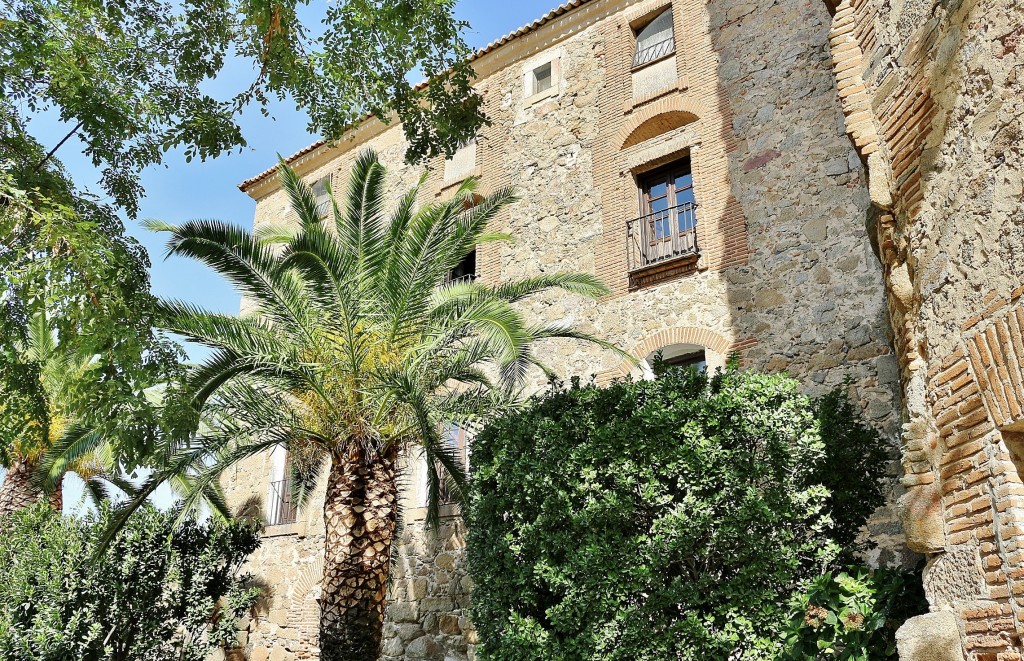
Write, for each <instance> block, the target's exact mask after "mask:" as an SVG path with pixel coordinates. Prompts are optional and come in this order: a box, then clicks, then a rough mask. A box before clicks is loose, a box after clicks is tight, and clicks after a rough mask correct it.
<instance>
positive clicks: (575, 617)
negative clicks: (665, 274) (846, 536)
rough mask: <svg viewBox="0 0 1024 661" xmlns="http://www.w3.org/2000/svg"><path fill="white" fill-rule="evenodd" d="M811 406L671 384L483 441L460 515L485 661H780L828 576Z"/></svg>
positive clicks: (539, 410) (564, 398)
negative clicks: (818, 578)
mask: <svg viewBox="0 0 1024 661" xmlns="http://www.w3.org/2000/svg"><path fill="white" fill-rule="evenodd" d="M818 429H819V428H818V424H817V422H816V420H815V412H814V409H813V407H812V403H811V402H810V401H809V400H808V398H807V397H805V396H803V395H801V394H800V392H799V387H798V384H797V382H796V381H794V380H793V379H791V378H789V377H787V376H784V375H765V374H759V373H754V372H742V371H739V370H737V369H736V368H735V367H734V366H732V367H730V368H729V369H727V370H725V371H724V372H722V373H719V374H717V375H714V376H709V375H707V374H705V373H702V372H698V371H696V370H694V369H687V370H683V369H678V368H676V369H670V370H667V371H665V372H664V373H662V374H661V375H660V376H659V378H657V379H656V380H654V381H643V382H619V383H615V384H613V385H611V386H609V387H607V388H598V387H596V386H593V385H591V386H586V387H581V386H579V385H578V384H575V385H574V386H573V387H571V388H569V389H559V390H556V391H555V392H553V393H551V394H549V395H547V396H544V397H542V398H539V399H537V400H536V401H535V402H534V403H533V405H532V406H531V407H530V408H529V409H528V410H526V411H525V412H521V413H514V414H510V415H507V416H505V417H502V418H500V419H498V420H496V421H494V422H493V423H491V424H489V425H488V426H486V427H485V428H484V429H483V430H482V431H481V432H480V433H479V434H478V435H477V437H476V439H475V440H474V445H473V464H472V472H473V474H472V478H473V490H472V495H471V500H470V506H469V508H468V511H467V530H468V538H467V549H466V551H467V558H468V561H469V570H470V575H471V577H472V578H473V584H474V586H475V587H474V591H473V605H472V620H473V623H474V625H475V626H476V628H477V631H478V634H479V636H480V645H479V647H478V648H477V653H478V655H479V656H480V658H482V659H494V660H498V659H500V660H501V661H527V660H530V661H541V660H543V661H559V660H566V661H568V660H570V659H572V660H573V661H579V660H591V661H598V660H600V661H611V660H619V659H621V660H623V661H625V660H630V661H637V660H649V661H660V660H662V659H693V660H695V661H696V660H702V661H703V660H708V659H721V660H725V659H774V658H777V656H778V654H779V653H780V652H781V651H782V645H781V637H782V631H783V628H784V626H785V623H786V621H787V617H788V611H787V609H786V602H787V601H788V598H789V595H790V593H791V592H792V590H793V589H794V587H796V586H797V585H798V584H799V583H800V581H802V580H805V579H808V578H810V577H811V576H815V575H817V574H820V573H821V572H822V571H823V569H824V568H827V567H829V566H830V562H831V560H832V558H833V557H834V555H835V552H836V549H835V547H834V545H833V544H832V543H831V541H830V539H829V537H828V535H827V526H828V512H827V509H826V505H827V497H828V492H827V491H826V490H825V489H824V488H823V487H821V486H816V485H812V484H811V483H810V480H809V478H810V476H811V474H812V471H813V469H814V466H816V465H817V464H818V462H819V461H820V459H821V458H822V456H823V453H824V445H823V443H822V441H821V438H820V436H819V431H818Z"/></svg>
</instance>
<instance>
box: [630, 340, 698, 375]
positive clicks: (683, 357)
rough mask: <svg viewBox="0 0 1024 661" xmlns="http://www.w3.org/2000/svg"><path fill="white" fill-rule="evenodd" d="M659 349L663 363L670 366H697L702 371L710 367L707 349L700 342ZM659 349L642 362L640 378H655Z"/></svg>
mask: <svg viewBox="0 0 1024 661" xmlns="http://www.w3.org/2000/svg"><path fill="white" fill-rule="evenodd" d="M658 351H660V352H661V360H662V361H663V363H664V364H665V365H667V366H669V367H684V368H685V367H696V368H697V369H698V370H701V371H703V370H706V369H707V368H708V355H707V349H706V348H705V347H702V346H701V345H699V344H670V345H668V346H667V347H662V348H661V349H658ZM658 351H652V352H651V353H649V354H648V355H647V357H646V358H644V360H642V361H641V362H640V366H639V371H640V374H639V376H640V378H642V379H644V380H647V381H652V380H654V378H655V374H654V362H655V360H656V358H657V355H658Z"/></svg>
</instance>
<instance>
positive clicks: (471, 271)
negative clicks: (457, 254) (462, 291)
mask: <svg viewBox="0 0 1024 661" xmlns="http://www.w3.org/2000/svg"><path fill="white" fill-rule="evenodd" d="M474 280H476V249H473V250H471V251H470V252H469V254H468V255H466V256H465V257H463V258H462V261H461V262H459V265H458V266H456V267H455V268H453V269H452V271H451V273H449V274H448V279H447V283H448V284H451V283H456V282H473V281H474Z"/></svg>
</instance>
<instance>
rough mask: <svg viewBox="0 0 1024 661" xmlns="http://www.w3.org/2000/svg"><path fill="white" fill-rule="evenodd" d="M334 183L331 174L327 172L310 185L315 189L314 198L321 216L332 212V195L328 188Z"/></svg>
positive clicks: (324, 216) (323, 216)
mask: <svg viewBox="0 0 1024 661" xmlns="http://www.w3.org/2000/svg"><path fill="white" fill-rule="evenodd" d="M332 184H333V182H332V181H331V175H329V174H327V175H324V176H322V177H320V178H319V179H317V180H316V181H314V182H313V184H312V185H311V186H310V189H311V190H312V191H313V199H314V200H315V201H316V211H317V214H319V216H320V217H321V218H326V217H327V216H328V215H330V213H331V197H330V194H329V193H328V188H331V185H332Z"/></svg>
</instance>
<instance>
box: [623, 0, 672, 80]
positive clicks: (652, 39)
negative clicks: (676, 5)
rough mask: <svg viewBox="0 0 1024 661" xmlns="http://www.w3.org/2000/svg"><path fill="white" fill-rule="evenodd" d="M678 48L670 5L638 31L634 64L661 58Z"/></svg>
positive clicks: (637, 64) (642, 63)
mask: <svg viewBox="0 0 1024 661" xmlns="http://www.w3.org/2000/svg"><path fill="white" fill-rule="evenodd" d="M675 50H676V39H675V34H674V33H673V31H672V8H671V7H669V8H668V9H666V10H665V11H663V12H661V13H660V14H658V15H657V16H655V17H654V19H653V20H652V21H651V22H650V23H648V24H647V25H645V26H643V27H642V28H640V29H639V30H637V32H636V53H634V55H633V66H634V67H639V66H643V65H644V64H647V63H648V62H653V61H654V60H658V59H661V58H662V57H665V56H666V55H670V54H671V53H674V52H675Z"/></svg>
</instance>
